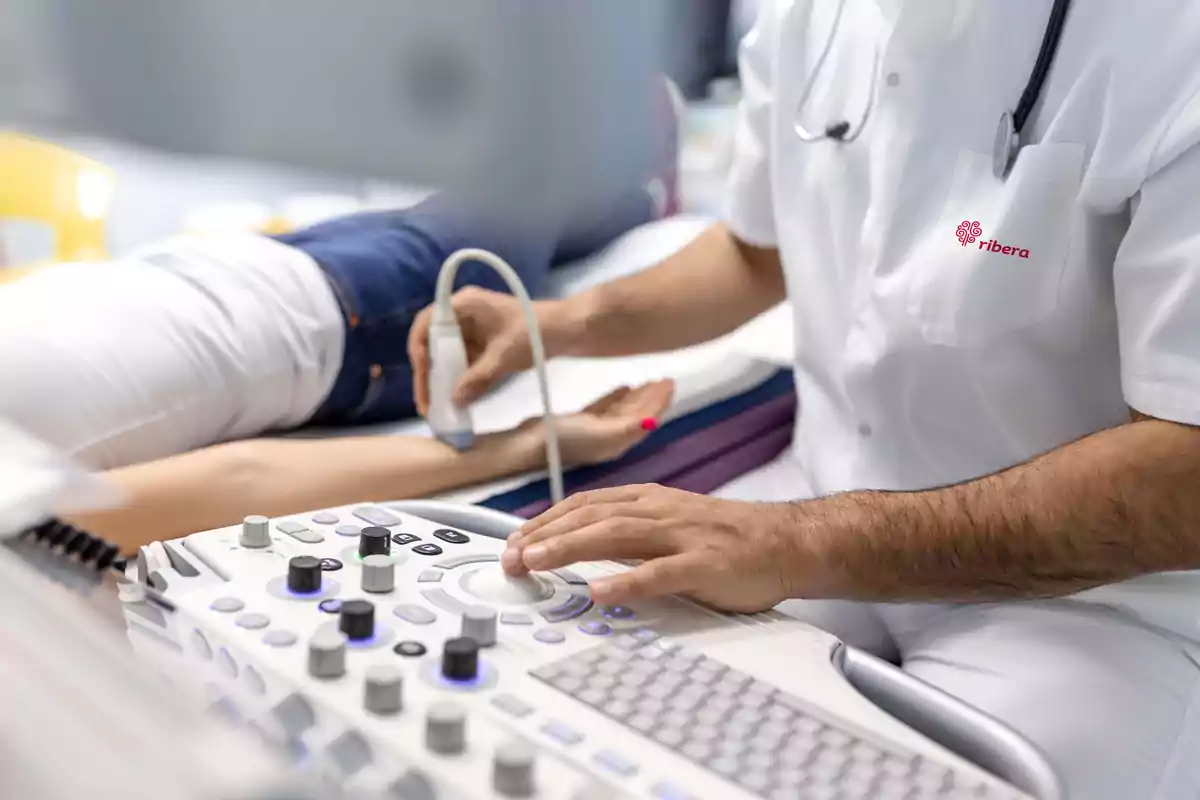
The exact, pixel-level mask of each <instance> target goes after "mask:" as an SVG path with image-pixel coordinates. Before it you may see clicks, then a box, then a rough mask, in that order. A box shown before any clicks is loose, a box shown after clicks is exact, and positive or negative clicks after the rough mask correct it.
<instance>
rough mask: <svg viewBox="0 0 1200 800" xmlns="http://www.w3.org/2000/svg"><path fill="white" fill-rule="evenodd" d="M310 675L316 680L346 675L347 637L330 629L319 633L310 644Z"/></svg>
mask: <svg viewBox="0 0 1200 800" xmlns="http://www.w3.org/2000/svg"><path fill="white" fill-rule="evenodd" d="M308 674H309V675H311V676H312V677H314V678H340V677H342V675H344V674H346V637H344V636H343V635H342V634H341V633H339V632H338V631H335V630H331V629H328V628H327V629H325V630H319V631H317V632H316V634H314V635H313V638H312V639H311V640H310V641H309V643H308Z"/></svg>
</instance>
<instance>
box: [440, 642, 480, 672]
mask: <svg viewBox="0 0 1200 800" xmlns="http://www.w3.org/2000/svg"><path fill="white" fill-rule="evenodd" d="M478 675H479V642H477V641H475V640H474V639H471V638H469V637H466V636H460V637H459V638H457V639H447V640H446V643H445V644H444V645H442V677H443V678H446V679H447V680H452V681H473V680H475V678H476V676H478Z"/></svg>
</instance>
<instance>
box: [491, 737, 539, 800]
mask: <svg viewBox="0 0 1200 800" xmlns="http://www.w3.org/2000/svg"><path fill="white" fill-rule="evenodd" d="M533 759H534V753H533V748H531V747H530V746H529V745H527V744H525V743H524V742H508V743H506V744H503V745H501V746H500V747H498V748H496V755H495V756H494V758H493V759H492V788H493V789H495V790H496V794H498V795H500V796H502V797H533V795H534V791H533Z"/></svg>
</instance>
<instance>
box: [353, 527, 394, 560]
mask: <svg viewBox="0 0 1200 800" xmlns="http://www.w3.org/2000/svg"><path fill="white" fill-rule="evenodd" d="M391 553H392V532H391V531H389V530H388V529H387V528H381V527H379V526H378V525H372V526H371V527H369V528H363V529H362V533H360V534H359V535H358V557H359V558H366V557H367V556H387V555H391Z"/></svg>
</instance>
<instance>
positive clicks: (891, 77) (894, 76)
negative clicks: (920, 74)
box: [887, 72, 900, 89]
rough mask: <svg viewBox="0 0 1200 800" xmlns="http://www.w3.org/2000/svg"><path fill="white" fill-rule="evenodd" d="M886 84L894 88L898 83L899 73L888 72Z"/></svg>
mask: <svg viewBox="0 0 1200 800" xmlns="http://www.w3.org/2000/svg"><path fill="white" fill-rule="evenodd" d="M887 85H888V86H890V87H892V88H893V89H895V88H896V87H897V86H899V85H900V73H899V72H889V73H888V76H887Z"/></svg>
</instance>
